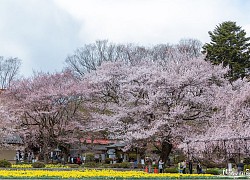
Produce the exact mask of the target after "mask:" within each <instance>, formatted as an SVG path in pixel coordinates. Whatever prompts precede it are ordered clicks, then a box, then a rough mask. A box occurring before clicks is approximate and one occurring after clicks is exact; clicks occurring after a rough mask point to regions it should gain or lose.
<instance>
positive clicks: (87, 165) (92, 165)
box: [84, 162, 98, 168]
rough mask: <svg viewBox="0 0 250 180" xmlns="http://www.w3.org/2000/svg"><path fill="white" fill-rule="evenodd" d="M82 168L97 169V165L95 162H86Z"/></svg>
mask: <svg viewBox="0 0 250 180" xmlns="http://www.w3.org/2000/svg"><path fill="white" fill-rule="evenodd" d="M84 167H90V168H95V167H98V164H97V163H95V162H87V163H84Z"/></svg>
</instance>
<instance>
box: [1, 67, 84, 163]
mask: <svg viewBox="0 0 250 180" xmlns="http://www.w3.org/2000/svg"><path fill="white" fill-rule="evenodd" d="M79 87H80V86H79V82H77V81H76V79H75V78H74V77H73V75H72V74H71V72H69V71H65V72H62V73H55V74H47V73H37V74H35V75H34V76H33V77H31V78H27V79H22V80H19V81H17V82H16V83H15V84H13V86H11V87H10V88H9V89H8V90H6V91H5V92H4V93H3V94H2V96H3V98H4V99H5V102H6V106H7V107H8V109H9V113H10V114H11V115H12V116H14V117H16V119H18V122H16V124H17V125H18V128H19V129H20V131H19V132H20V133H21V134H22V136H24V138H25V142H27V143H28V144H29V145H33V146H38V147H40V148H41V151H42V153H41V154H43V156H44V160H45V161H47V157H48V153H49V150H51V149H54V148H56V147H57V146H58V145H63V143H67V142H71V141H73V140H74V139H73V138H74V137H75V136H76V134H75V133H76V132H77V131H79V130H81V129H82V128H83V127H84V120H85V118H84V116H83V115H82V114H83V113H81V115H80V114H79V113H78V112H79V111H78V109H79V107H80V104H81V102H82V92H83V91H84V87H81V88H79Z"/></svg>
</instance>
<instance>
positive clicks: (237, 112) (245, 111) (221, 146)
mask: <svg viewBox="0 0 250 180" xmlns="http://www.w3.org/2000/svg"><path fill="white" fill-rule="evenodd" d="M249 92H250V83H249V82H248V81H247V80H246V79H243V80H237V81H235V82H233V83H232V84H228V85H227V86H224V88H223V89H220V91H219V92H218V93H217V98H216V103H217V105H218V106H217V107H218V108H219V109H218V111H217V112H218V113H216V114H214V116H213V118H212V119H211V120H210V128H209V129H208V130H207V131H206V133H205V134H202V135H200V136H199V137H198V138H197V139H196V140H194V139H193V140H191V141H190V143H189V150H190V151H193V152H199V154H200V157H201V158H204V153H203V152H206V155H205V156H207V157H208V158H210V159H212V158H213V156H214V157H216V159H215V158H213V161H215V162H216V160H217V161H221V162H222V161H224V162H226V161H227V160H228V159H229V158H231V156H232V155H235V154H237V156H240V155H241V154H242V155H244V156H249V152H250V151H249V150H250V146H249V143H250V141H249V140H250V134H249V131H248V130H249V128H250V123H249V118H250V95H249ZM186 149H187V147H186ZM208 152H209V153H208ZM216 154H217V155H219V157H218V156H216ZM239 158H240V157H237V158H236V159H237V161H240V159H239Z"/></svg>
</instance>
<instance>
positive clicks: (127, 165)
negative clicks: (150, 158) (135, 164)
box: [120, 162, 131, 168]
mask: <svg viewBox="0 0 250 180" xmlns="http://www.w3.org/2000/svg"><path fill="white" fill-rule="evenodd" d="M120 164H121V168H130V167H131V163H129V162H122V163H120Z"/></svg>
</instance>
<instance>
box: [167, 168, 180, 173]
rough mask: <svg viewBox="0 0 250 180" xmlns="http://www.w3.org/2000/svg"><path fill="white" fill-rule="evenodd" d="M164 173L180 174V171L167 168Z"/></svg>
mask: <svg viewBox="0 0 250 180" xmlns="http://www.w3.org/2000/svg"><path fill="white" fill-rule="evenodd" d="M164 173H178V169H176V168H166V169H165V170H164Z"/></svg>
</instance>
